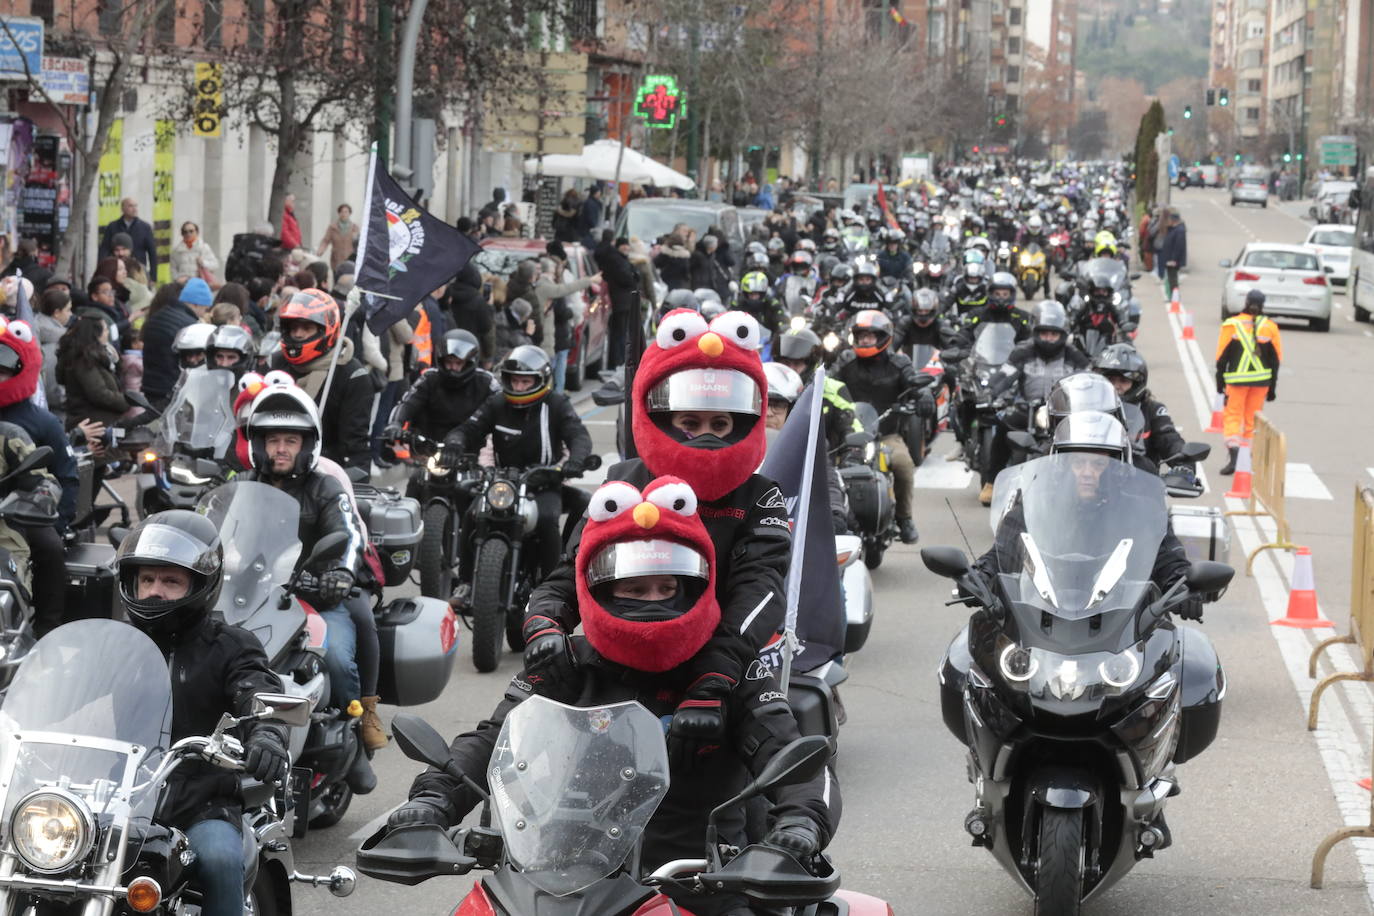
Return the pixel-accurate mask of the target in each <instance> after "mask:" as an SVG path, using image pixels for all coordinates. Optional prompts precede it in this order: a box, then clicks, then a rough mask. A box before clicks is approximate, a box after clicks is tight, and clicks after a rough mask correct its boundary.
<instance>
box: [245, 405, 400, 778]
mask: <svg viewBox="0 0 1374 916" xmlns="http://www.w3.org/2000/svg"><path fill="white" fill-rule="evenodd" d="M247 433H248V456H249V464H251V465H252V470H251V471H250V472H248V473H247V474H246V475H245V478H244V479H246V480H257V481H261V482H262V483H265V484H268V485H269V486H273V487H276V488H277V489H279V490H281V491H282V492H284V493H286V495H288V496H290V497H291V498H292V499H294V500H296V502H297V503H298V504H299V505H300V507H301V511H300V519H299V521H298V523H297V531H298V533H299V536H300V542H301V561H300V562H302V563H303V562H304V561H305V559H306V558H308V557H309V556H310V553H311V551H312V550H313V549H314V547H315V544H316V543H317V542H318V541H319V540H320V539H321V538H323V537H325V536H326V535H330V534H334V533H336V532H341V533H343V534H344V535H346V536H347V540H346V541H345V542H344V546H343V549H342V554H341V555H340V556H338V557H329V558H326V560H327V562H329V563H330V564H331V565H330V568H329V569H327V570H325V571H324V572H322V573H320V574H318V575H314V570H311V571H310V572H311V575H310V577H309V578H310V579H311V580H313V581H309V582H307V583H305V584H304V585H305V587H303V588H302V589H301V592H302V594H303V595H304V596H305V597H306V598H307V599H308V600H310V602H311V604H313V605H314V607H315V609H316V610H317V611H319V614H320V617H322V618H323V619H324V621H325V623H326V624H327V625H328V628H329V638H328V640H327V641H326V642H325V656H324V662H325V668H326V669H327V670H328V672H329V685H330V687H329V692H330V701H331V705H333V706H334V707H335V708H337V709H340V710H345V711H348V712H350V713H351V712H352V710H353V708H354V706H355V704H357V708H358V709H359V710H360V712H357V713H353V714H354V715H361V716H362V719H361V721H360V722H359V723H358V726H359V735H360V737H361V738H362V740H363V744H364V746H366V747H367V748H369V749H370V750H376V749H377V748H380V747H384V746H385V745H386V742H387V738H386V733H385V732H384V731H383V730H382V723H381V719H379V718H378V717H377V703H378V702H379V699H378V696H377V677H378V669H379V667H380V663H381V645H380V643H379V641H378V638H377V622H376V619H375V618H374V617H373V615H372V605H371V602H370V601H369V600H368V597H367V596H366V594H364V593H362V592H359V593H358V594H356V595H355V594H353V587H354V585H355V584H357V583H358V579H359V574H360V571H361V570H362V568H363V566H362V558H363V545H364V543H365V540H366V536H365V535H364V533H363V531H362V529H361V528H360V527H359V524H358V521H357V517H356V516H355V514H354V510H353V500H352V499H351V498H350V496H349V494H348V492H347V491H346V490H345V489H344V487H343V484H341V483H339V481H338V480H336V479H335V478H334V477H332V476H330V475H329V474H325V473H323V472H321V471H320V470H318V469H317V468H316V464H317V463H318V462H319V459H320V455H321V451H322V446H321V442H320V415H319V410H318V408H317V407H316V406H315V402H314V400H312V399H311V397H310V395H309V394H308V393H306V392H305V391H304V390H302V389H301V388H298V387H296V386H295V385H285V384H281V385H268V386H266V387H264V388H263V390H262V391H261V392H259V393H258V395H257V397H255V398H254V399H253V402H252V405H251V406H250V407H249V410H248V423H247ZM368 776H369V777H370V774H368ZM350 785H353V786H354V791H358V786H359V785H366V779H365V778H361V779H360V781H359V782H357V784H356V785H355V784H354V781H353V780H352V779H350Z"/></svg>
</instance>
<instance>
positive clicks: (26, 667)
mask: <svg viewBox="0 0 1374 916" xmlns="http://www.w3.org/2000/svg"><path fill="white" fill-rule="evenodd" d="M171 727H172V684H171V678H170V676H169V675H168V671H167V661H166V659H164V658H163V657H162V652H161V651H160V650H159V649H158V648H157V646H156V645H154V644H153V641H152V640H151V639H149V638H148V637H147V636H145V635H143V633H142V632H140V631H139V630H137V629H135V628H134V627H132V626H129V625H128V624H127V623H122V622H120V621H115V620H78V621H75V622H73V623H69V624H66V625H65V626H61V627H58V628H57V629H56V630H53V631H52V632H51V633H49V634H48V635H47V636H44V637H43V638H42V639H41V640H39V641H38V644H37V645H36V646H34V648H33V650H32V651H31V652H30V653H29V654H28V656H27V657H26V658H25V659H24V661H23V663H22V664H21V665H20V666H19V670H18V672H17V673H16V674H15V676H14V681H13V683H11V685H10V689H9V693H8V694H7V695H6V696H5V704H4V706H3V707H0V772H2V773H4V777H3V781H0V790H3V792H4V798H5V801H4V808H3V811H4V814H3V817H4V821H3V822H4V823H5V824H9V823H10V818H11V815H12V814H13V813H14V809H15V807H16V806H17V805H18V804H19V802H20V801H22V800H23V799H24V798H25V796H27V795H29V794H30V793H32V792H35V791H37V790H39V789H48V788H55V787H58V786H59V783H60V788H61V789H63V790H64V791H66V792H67V793H70V794H71V795H75V796H78V797H79V798H80V799H81V800H82V801H83V802H84V803H85V805H86V807H87V808H89V809H90V811H91V813H92V814H94V815H97V816H99V815H100V814H102V813H105V812H107V811H110V810H112V809H114V808H116V807H118V808H121V809H122V808H125V807H126V806H127V808H128V809H129V811H130V814H131V816H149V817H151V815H152V809H153V808H154V807H155V805H156V802H157V794H158V790H157V787H156V786H153V785H150V784H148V783H149V776H150V775H151V772H152V770H153V769H155V768H156V766H157V765H158V763H160V762H161V761H160V758H161V756H162V753H163V752H164V751H165V750H166V749H167V747H168V746H169V736H170V733H171ZM60 820H61V817H60V815H59V816H58V817H56V818H55V821H60ZM58 826H59V827H60V826H61V824H58ZM34 829H39V828H37V827H35V828H34Z"/></svg>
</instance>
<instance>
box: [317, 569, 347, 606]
mask: <svg viewBox="0 0 1374 916" xmlns="http://www.w3.org/2000/svg"><path fill="white" fill-rule="evenodd" d="M352 590H353V573H351V572H349V571H348V570H346V569H331V570H330V571H329V572H327V573H325V574H324V575H322V576H320V585H319V588H318V589H317V591H318V594H319V596H320V604H322V605H324V609H325V610H328V609H329V608H332V607H335V606H337V605H339V604H342V603H343V600H344V599H345V598H347V597H348V593H349V592H350V591H352Z"/></svg>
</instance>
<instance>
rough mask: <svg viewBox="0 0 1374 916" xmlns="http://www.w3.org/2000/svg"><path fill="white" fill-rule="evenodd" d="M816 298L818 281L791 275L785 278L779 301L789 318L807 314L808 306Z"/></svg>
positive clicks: (779, 293)
mask: <svg viewBox="0 0 1374 916" xmlns="http://www.w3.org/2000/svg"><path fill="white" fill-rule="evenodd" d="M815 297H816V281H815V279H814V278H813V277H809V276H806V277H803V276H800V275H798V274H792V273H789V274H788V275H787V276H786V277H784V278H783V281H782V285H781V288H780V289H779V290H778V299H779V300H780V301H781V302H782V305H783V309H784V310H785V311H786V313H787V314H788V315H789V316H793V315H802V314H805V312H806V308H807V305H809V304H810V303H811V301H812V300H813V299H815Z"/></svg>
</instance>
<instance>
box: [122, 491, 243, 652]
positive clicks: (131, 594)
mask: <svg viewBox="0 0 1374 916" xmlns="http://www.w3.org/2000/svg"><path fill="white" fill-rule="evenodd" d="M223 560H224V552H223V550H222V549H221V547H220V541H219V531H218V530H216V528H215V525H214V523H213V522H211V521H210V520H209V519H208V518H206V517H205V516H203V515H197V514H196V513H195V512H189V511H187V510H185V509H172V510H170V511H167V512H159V513H157V514H156V515H152V516H149V517H148V518H146V519H144V520H143V521H141V522H139V523H138V524H137V525H136V526H135V527H134V529H133V530H132V531H130V532H129V533H128V534H127V535H126V536H125V537H124V540H123V541H121V542H120V544H119V552H118V553H117V554H116V555H115V568H116V570H117V571H118V575H119V597H120V599H121V600H122V601H123V602H124V607H125V609H126V610H127V611H128V612H129V622H130V623H132V624H133V625H134V626H136V627H138V628H139V629H140V630H142V631H143V632H145V633H147V634H148V635H149V636H153V637H155V638H156V637H159V636H173V635H175V634H177V633H184V632H186V631H187V630H189V629H191V628H192V627H194V626H196V625H197V624H198V623H200V622H201V621H202V620H204V619H205V616H206V615H207V614H208V613H209V612H210V608H211V607H213V606H214V603H215V600H216V599H217V598H218V597H219V587H220V575H221V567H222V564H223ZM148 566H173V567H176V568H178V569H184V570H185V571H186V572H188V573H190V574H191V586H190V588H189V589H187V591H186V594H185V595H183V596H181V597H180V598H173V599H171V600H167V601H164V600H162V599H157V598H149V599H146V600H144V599H140V598H139V597H138V574H139V571H140V570H142V569H143V568H144V567H148Z"/></svg>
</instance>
